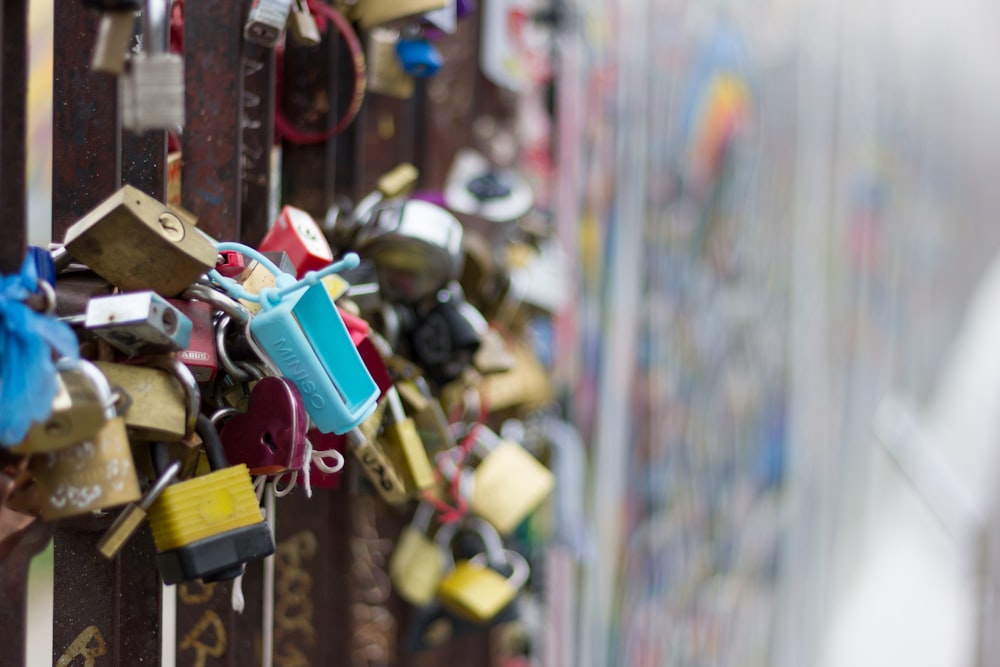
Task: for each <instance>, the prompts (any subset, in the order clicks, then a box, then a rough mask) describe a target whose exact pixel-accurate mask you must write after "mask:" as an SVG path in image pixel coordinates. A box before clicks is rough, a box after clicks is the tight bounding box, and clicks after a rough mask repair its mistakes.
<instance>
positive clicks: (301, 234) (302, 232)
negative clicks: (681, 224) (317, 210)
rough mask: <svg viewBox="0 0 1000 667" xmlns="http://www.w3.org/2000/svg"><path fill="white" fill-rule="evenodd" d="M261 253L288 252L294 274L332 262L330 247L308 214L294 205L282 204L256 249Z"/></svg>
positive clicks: (317, 268) (298, 274) (302, 274)
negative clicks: (279, 212) (279, 211)
mask: <svg viewBox="0 0 1000 667" xmlns="http://www.w3.org/2000/svg"><path fill="white" fill-rule="evenodd" d="M258 249H259V250H260V251H261V252H272V251H280V252H285V253H287V254H288V257H289V259H291V260H292V264H293V265H295V271H296V273H297V277H299V278H301V277H302V276H304V275H305V274H306V272H308V271H318V270H319V269H322V268H323V267H325V266H327V265H328V264H330V263H331V262H333V250H331V249H330V244H329V243H327V240H326V238H325V237H324V236H323V230H321V229H320V228H319V225H318V224H316V221H315V220H313V219H312V216H311V215H309V214H308V213H306V212H305V211H303V210H302V209H299V208H295V207H294V206H285V207H284V208H283V209H281V215H279V216H278V219H277V220H275V221H274V225H273V226H272V227H271V229H269V230H268V232H267V235H266V236H265V237H264V240H263V241H261V242H260V246H259V248H258Z"/></svg>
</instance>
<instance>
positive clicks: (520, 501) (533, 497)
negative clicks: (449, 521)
mask: <svg viewBox="0 0 1000 667" xmlns="http://www.w3.org/2000/svg"><path fill="white" fill-rule="evenodd" d="M474 474H475V487H474V491H473V496H472V503H471V507H472V511H473V512H475V513H476V514H477V515H479V516H481V517H483V518H484V519H486V520H487V521H489V522H490V523H491V524H493V526H494V527H495V528H496V529H497V532H499V533H500V534H501V535H507V534H509V533H511V532H512V531H513V530H514V529H515V528H517V526H518V525H519V524H520V523H521V522H522V521H524V519H525V518H527V516H528V515H529V514H530V513H531V512H533V511H534V510H535V508H537V507H538V506H539V505H540V504H541V503H542V502H543V501H544V500H545V499H546V498H547V497H548V495H549V494H550V493H551V492H552V488H553V487H554V486H555V477H554V476H553V474H552V472H551V471H550V470H549V469H548V468H546V467H545V466H544V465H542V464H541V462H539V461H538V459H536V458H535V457H534V456H532V455H531V454H530V453H529V452H528V451H527V450H526V449H525V448H524V447H522V446H521V445H519V444H518V443H516V442H514V441H512V440H501V441H500V442H499V443H498V444H497V445H496V447H495V448H494V449H493V450H492V451H491V452H490V453H489V454H488V455H487V456H486V458H485V459H483V461H482V463H480V464H479V465H478V466H477V467H476V469H475V473H474Z"/></svg>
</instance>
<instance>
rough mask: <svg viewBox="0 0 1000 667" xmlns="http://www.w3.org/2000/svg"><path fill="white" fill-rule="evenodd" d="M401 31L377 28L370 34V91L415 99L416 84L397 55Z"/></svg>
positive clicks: (398, 97) (399, 97)
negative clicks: (404, 69)
mask: <svg viewBox="0 0 1000 667" xmlns="http://www.w3.org/2000/svg"><path fill="white" fill-rule="evenodd" d="M398 42H399V31H398V30H391V29H389V28H382V27H376V28H372V29H371V31H370V32H369V33H368V51H367V53H368V90H370V91H371V92H373V93H379V94H380V95H387V96H389V97H395V98H397V99H403V100H405V99H409V98H411V97H413V92H414V90H415V89H416V83H415V82H414V80H413V77H412V76H410V75H409V74H407V73H406V72H404V71H403V66H402V65H401V64H400V62H399V56H397V55H396V44H397V43H398Z"/></svg>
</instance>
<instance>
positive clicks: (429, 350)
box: [409, 283, 489, 385]
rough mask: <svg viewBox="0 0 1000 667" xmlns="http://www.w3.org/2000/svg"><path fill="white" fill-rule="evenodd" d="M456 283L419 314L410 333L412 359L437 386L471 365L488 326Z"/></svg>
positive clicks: (441, 291)
mask: <svg viewBox="0 0 1000 667" xmlns="http://www.w3.org/2000/svg"><path fill="white" fill-rule="evenodd" d="M453 286H454V289H442V290H439V291H438V293H437V298H436V302H435V303H434V305H433V307H431V308H430V310H428V311H427V312H426V313H425V314H423V315H419V314H418V315H417V317H418V321H417V324H416V326H415V327H414V328H413V330H412V331H411V332H410V335H409V343H410V350H411V352H412V354H413V360H414V361H415V362H417V363H418V364H419V365H420V366H421V367H422V368H423V369H424V371H425V372H426V374H427V377H428V378H429V379H430V380H432V381H433V382H435V383H437V384H438V385H444V384H447V383H449V382H451V381H452V380H454V379H455V378H457V377H458V376H459V375H461V374H462V371H464V370H465V369H466V368H467V367H469V365H471V363H472V360H473V357H474V355H475V354H476V352H477V351H478V350H479V346H480V341H481V339H482V336H483V335H484V334H485V333H486V331H487V329H488V328H489V325H488V324H487V323H486V320H485V318H483V316H482V314H481V313H480V312H479V311H477V310H476V309H475V308H473V307H472V305H471V304H469V303H468V302H467V301H465V299H464V298H462V297H461V294H460V291H461V288H459V287H458V286H457V283H453ZM456 292H458V294H456Z"/></svg>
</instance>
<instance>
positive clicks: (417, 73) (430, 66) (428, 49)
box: [396, 38, 444, 79]
mask: <svg viewBox="0 0 1000 667" xmlns="http://www.w3.org/2000/svg"><path fill="white" fill-rule="evenodd" d="M396 57H398V58H399V63H400V66H401V67H402V68H403V71H404V72H406V73H407V74H409V75H410V76H412V77H416V78H418V79H426V78H429V77H432V76H434V75H435V74H437V73H438V70H439V69H441V65H443V64H444V59H443V58H442V57H441V52H440V51H438V50H437V48H436V47H435V46H434V45H433V44H431V43H430V42H429V41H428V40H426V39H421V38H412V39H400V40H399V42H398V43H397V44H396Z"/></svg>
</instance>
